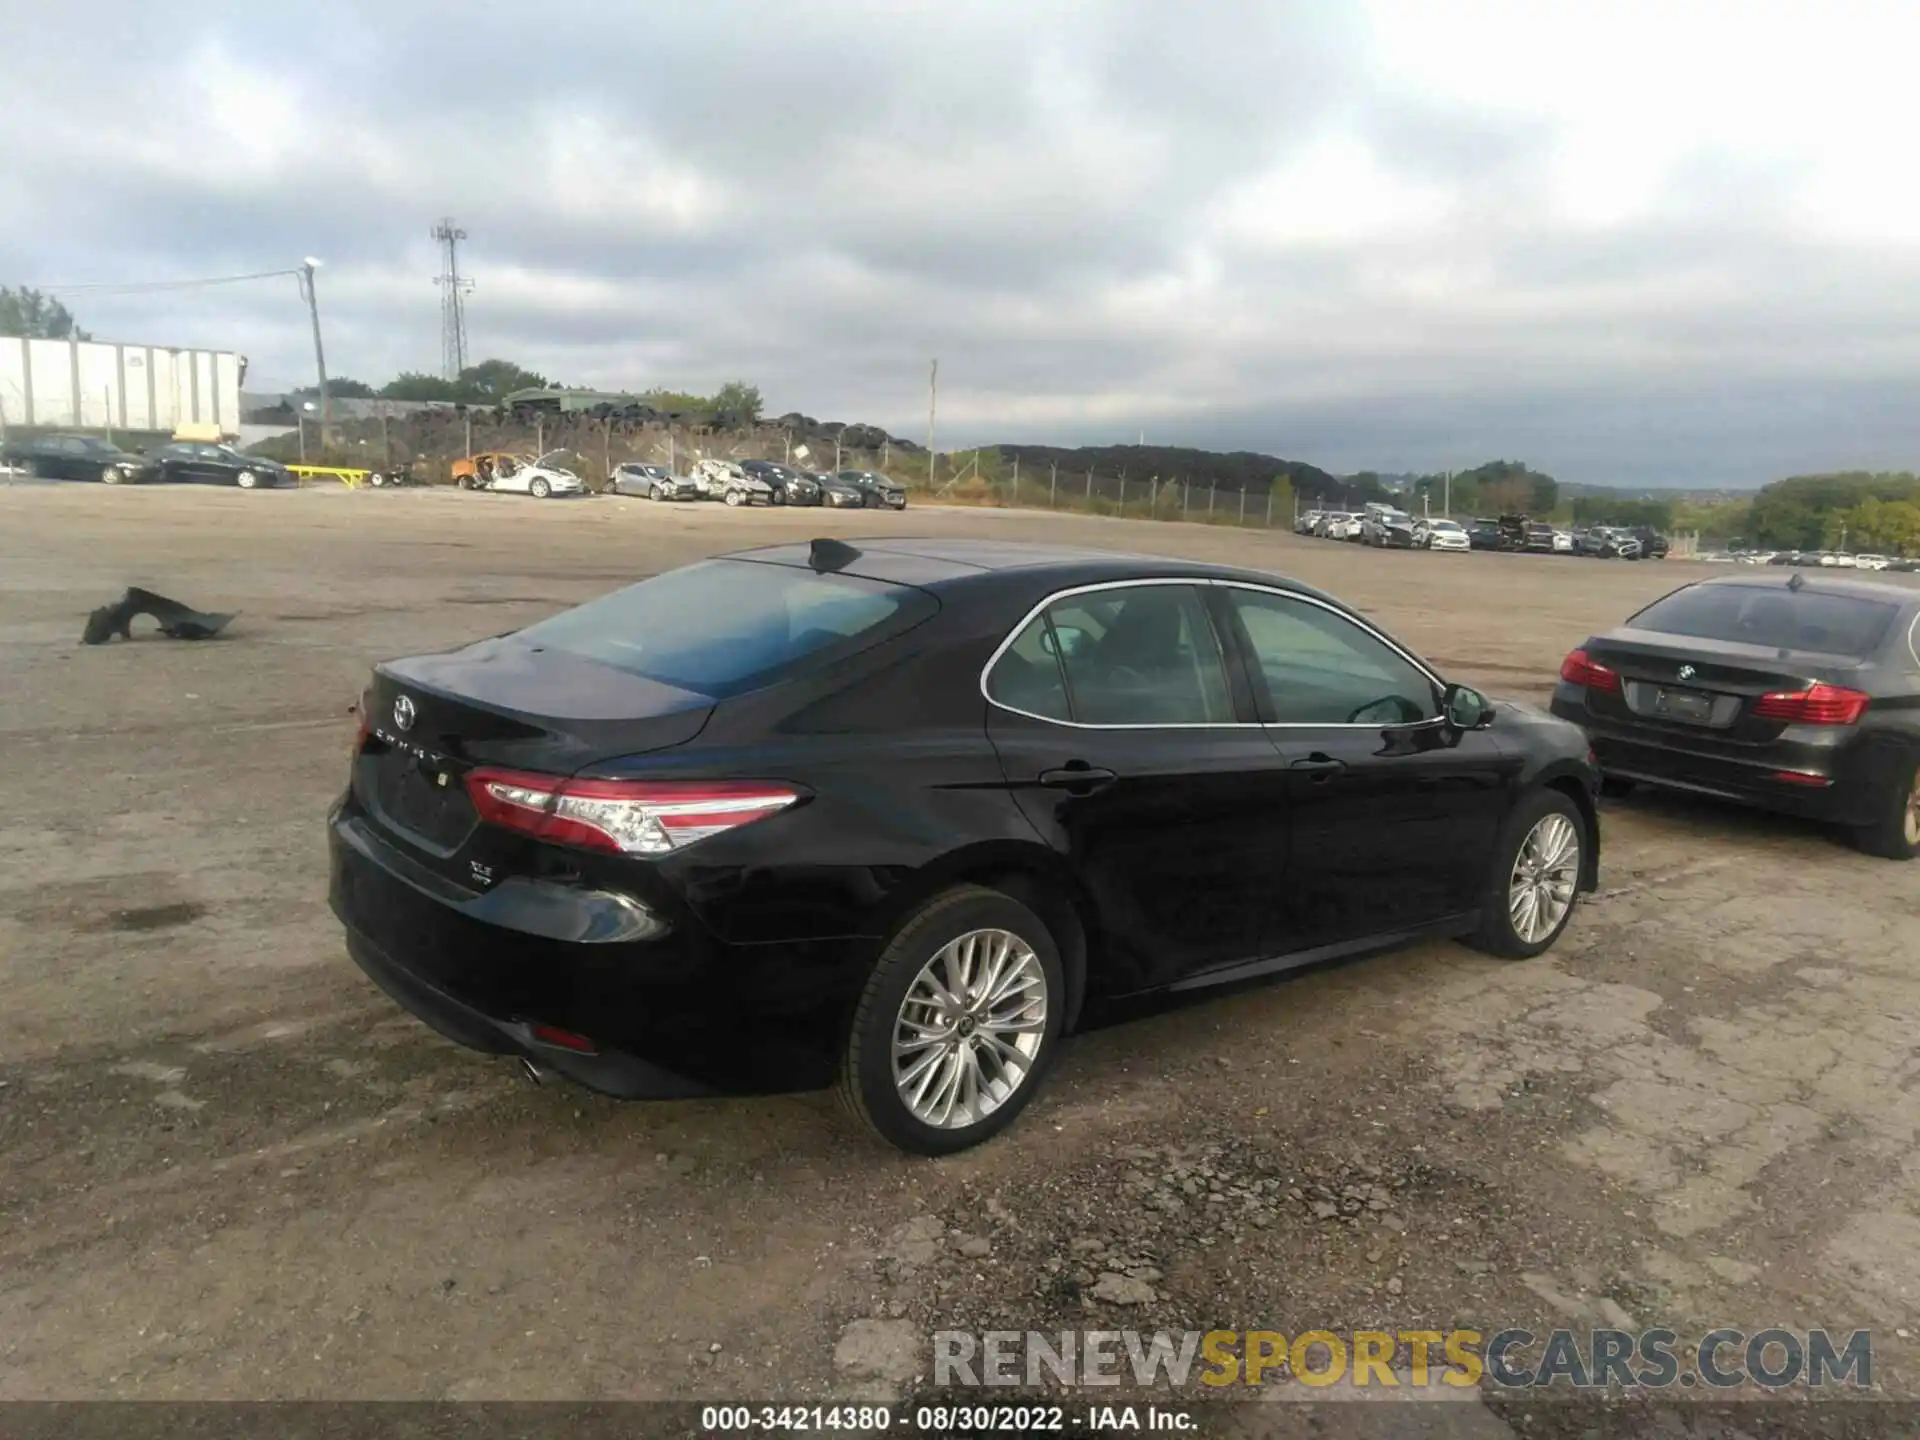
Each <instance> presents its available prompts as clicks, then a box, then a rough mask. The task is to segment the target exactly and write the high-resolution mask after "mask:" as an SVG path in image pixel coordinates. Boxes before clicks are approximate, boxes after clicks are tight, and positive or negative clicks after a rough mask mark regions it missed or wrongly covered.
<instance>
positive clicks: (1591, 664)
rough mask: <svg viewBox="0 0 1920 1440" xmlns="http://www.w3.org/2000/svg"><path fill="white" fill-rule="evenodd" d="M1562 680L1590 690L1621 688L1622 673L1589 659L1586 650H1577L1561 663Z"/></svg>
mask: <svg viewBox="0 0 1920 1440" xmlns="http://www.w3.org/2000/svg"><path fill="white" fill-rule="evenodd" d="M1560 678H1561V679H1562V680H1564V681H1566V682H1567V683H1568V684H1569V685H1584V686H1586V687H1587V688H1588V689H1589V690H1618V689H1619V688H1620V673H1619V672H1618V671H1617V670H1609V669H1608V668H1607V667H1606V666H1604V665H1602V664H1600V663H1599V662H1598V661H1595V660H1591V659H1589V658H1588V657H1587V652H1586V651H1584V650H1576V651H1574V652H1573V653H1572V654H1571V655H1569V656H1567V658H1566V659H1564V660H1562V661H1561V662H1560Z"/></svg>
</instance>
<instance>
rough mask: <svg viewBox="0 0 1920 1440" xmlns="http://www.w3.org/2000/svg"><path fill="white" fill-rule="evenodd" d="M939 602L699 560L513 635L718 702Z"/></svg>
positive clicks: (847, 648) (836, 653)
mask: <svg viewBox="0 0 1920 1440" xmlns="http://www.w3.org/2000/svg"><path fill="white" fill-rule="evenodd" d="M938 608H939V604H938V602H937V601H935V600H934V598H933V597H932V596H931V595H929V594H927V593H926V592H925V591H924V590H916V589H914V588H912V587H911V586H906V585H890V584H888V583H886V582H884V581H880V580H868V579H865V578H863V577H860V576H856V575H836V574H820V573H818V572H816V571H813V570H810V569H805V568H802V567H799V566H794V565H770V564H764V563H761V562H759V561H753V560H707V561H703V562H701V563H699V564H697V565H688V566H685V567H684V568H682V569H678V570H669V571H667V572H666V573H665V574H662V575H655V576H654V577H652V578H651V579H648V580H642V581H641V582H640V583H639V584H637V585H629V586H628V587H627V588H626V589H624V590H616V591H614V592H613V593H612V594H611V595H603V596H601V597H600V598H599V599H598V600H590V601H588V602H587V603H586V604H585V605H581V606H579V607H577V608H576V609H573V610H564V611H562V612H561V613H560V614H558V615H555V616H553V617H552V618H551V619H549V620H543V621H541V622H540V623H539V624H538V625H533V626H529V627H528V628H527V629H525V630H522V631H521V632H520V634H519V638H520V639H521V640H524V641H526V642H527V643H528V644H531V645H544V646H548V647H550V648H552V649H555V650H564V651H566V652H567V653H568V654H572V655H578V656H581V657H582V658H584V659H587V660H593V661H597V662H598V663H600V664H602V665H610V666H612V667H614V668H615V669H617V670H624V671H626V672H628V673H629V674H633V675H643V676H645V677H646V678H647V679H649V680H658V681H659V682H661V683H662V684H665V685H673V686H676V687H678V688H679V689H682V690H691V691H693V692H695V693H696V694H700V695H706V696H709V697H711V698H713V699H716V700H722V699H725V698H726V697H727V696H729V695H738V694H741V693H743V692H745V691H748V690H753V689H757V688H759V687H760V686H762V685H768V684H772V683H773V682H775V681H777V680H782V679H785V678H787V677H789V676H790V675H792V674H794V673H795V672H797V671H800V670H802V669H804V668H805V667H806V666H807V665H808V663H809V662H817V663H826V662H828V661H830V660H833V659H838V658H840V657H842V656H845V655H848V654H852V653H855V652H857V651H860V650H863V649H866V648H867V647H868V646H870V645H874V644H877V643H878V642H879V641H881V640H884V639H886V638H888V637H889V636H892V635H897V634H900V633H901V632H902V631H905V630H908V629H911V628H912V627H913V626H915V625H918V624H919V623H920V622H921V621H923V620H925V619H926V618H927V617H928V616H930V615H932V614H933V613H934V612H935V611H936V610H937V609H938Z"/></svg>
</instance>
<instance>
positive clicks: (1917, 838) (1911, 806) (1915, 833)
mask: <svg viewBox="0 0 1920 1440" xmlns="http://www.w3.org/2000/svg"><path fill="white" fill-rule="evenodd" d="M1906 835H1907V843H1908V844H1909V845H1920V769H1916V770H1915V771H1914V774H1913V789H1911V790H1909V791H1908V792H1907V823H1906Z"/></svg>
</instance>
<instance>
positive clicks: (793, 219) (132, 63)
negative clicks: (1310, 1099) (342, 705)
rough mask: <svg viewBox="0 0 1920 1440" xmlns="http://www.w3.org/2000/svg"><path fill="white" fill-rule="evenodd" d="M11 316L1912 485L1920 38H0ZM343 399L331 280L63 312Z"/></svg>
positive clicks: (223, 9) (1346, 6)
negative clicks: (44, 296) (223, 282)
mask: <svg viewBox="0 0 1920 1440" xmlns="http://www.w3.org/2000/svg"><path fill="white" fill-rule="evenodd" d="M0 33H4V34H5V35H6V36H7V41H6V48H7V51H8V63H7V65H6V79H5V80H4V81H3V82H0V134H4V135H5V136H6V137H7V139H6V141H5V143H4V146H3V147H0V215H3V216H5V221H6V223H4V224H0V283H51V284H70V283H76V282H109V281H111V282H119V281H147V280H165V279H173V278H189V277H203V276H219V275H227V274H235V273H243V272H252V271H258V270H266V269H273V268H277V267H279V266H283V265H293V264H297V263H299V261H300V259H301V257H303V256H306V255H314V256H318V257H320V258H321V259H323V261H324V262H325V264H324V269H323V270H322V271H321V278H320V289H321V301H322V307H323V315H324V319H325V322H326V332H327V351H328V359H329V364H330V368H331V369H332V370H333V371H334V372H335V373H345V374H349V375H353V376H356V377H360V378H365V379H369V380H374V381H378V380H380V379H383V378H385V377H386V376H388V375H391V374H392V373H394V372H395V371H397V370H400V369H421V370H435V369H437V367H438V363H439V354H440V350H439V311H438V304H439V301H438V292H437V291H436V290H435V288H434V286H433V284H432V276H433V274H434V272H435V269H436V256H435V252H434V246H433V242H432V241H431V239H430V238H429V230H430V228H431V226H432V225H433V223H434V221H435V220H436V219H437V218H438V217H439V216H440V215H442V214H448V215H453V216H456V217H458V219H459V221H460V223H461V224H462V225H463V226H464V227H465V228H466V229H467V230H468V232H469V234H470V237H471V238H470V240H469V242H468V245H467V249H466V263H467V266H468V268H469V270H470V272H471V273H472V275H473V276H474V277H475V279H476V282H477V288H476V289H475V291H474V293H473V295H472V296H471V299H470V328H471V337H472V339H471V348H472V351H473V353H474V354H475V355H476V356H487V355H503V356H507V357H510V358H513V359H517V360H519V361H521V362H522V363H525V364H529V365H532V366H534V367H536V368H541V369H544V370H546V371H548V372H549V373H551V374H555V375H556V376H558V377H560V378H563V379H565V380H567V381H570V382H573V383H584V384H592V385H597V386H604V387H608V388H628V389H640V388H647V387H651V386H654V385H663V386H670V387H674V388H685V389H695V390H706V389H710V388H711V387H713V386H714V385H716V384H717V383H718V382H720V381H722V380H725V379H728V378H731V377H735V376H739V377H743V378H746V379H749V380H752V381H755V382H757V383H758V384H759V385H760V386H761V388H762V389H763V391H764V392H765V394H766V396H767V399H768V401H769V403H770V405H771V406H772V407H773V409H774V410H775V411H784V410H789V409H799V410H803V411H805V412H806V413H808V414H812V415H816V416H821V417H831V418H840V419H865V420H871V421H875V422H878V423H882V424H885V425H888V426H889V427H890V428H892V429H893V430H895V432H896V433H900V434H905V435H909V436H914V437H917V438H923V437H924V435H925V431H926V375H927V362H928V359H929V358H930V357H933V356H938V357H939V360H940V379H941V386H940V441H941V445H942V448H946V447H947V446H948V445H962V444H966V443H976V442H980V441H986V440H1026V441H1032V442H1052V443H1061V444H1075V443H1114V442H1124V441H1130V440H1134V439H1137V438H1138V437H1139V435H1140V434H1141V433H1142V432H1143V431H1144V432H1145V434H1146V436H1147V438H1148V439H1149V440H1150V441H1155V442H1164V443H1186V444H1199V445H1206V446H1210V447H1246V448H1254V449H1260V450H1265V451H1269V452H1273V453H1277V454H1282V455H1286V456H1289V457H1294V458H1299V459H1304V460H1308V461H1311V462H1313V463H1316V464H1319V465H1322V466H1325V467H1327V468H1330V469H1335V470H1343V471H1344V470H1353V469H1359V468H1373V469H1380V470H1388V471H1395V470H1403V469H1420V470H1427V469H1438V468H1442V467H1448V466H1453V467H1458V466H1464V465H1470V464H1474V463H1476V462H1478V461H1480V460H1482V459H1486V458H1490V457H1492V456H1496V455H1498V456H1504V457H1507V458H1522V459H1526V460H1528V461H1531V462H1532V463H1534V464H1536V465H1538V466H1540V467H1542V468H1545V469H1548V470H1550V471H1552V472H1553V473H1555V474H1558V475H1559V476H1561V477H1562V478H1563V479H1570V480H1584V481H1597V482H1602V483H1621V484H1634V485H1650V484H1707V483H1711V484H1723V483H1726V484H1754V483H1760V482H1762V481H1764V480H1767V479H1770V478H1773V477H1776V476H1778V475H1781V474H1786V473H1791V472H1794V471H1798V470H1806V469H1811V468H1823V469H1824V468H1842V467H1855V466H1862V467H1872V468H1912V467H1914V466H1915V465H1916V464H1920V172H1917V170H1916V165H1915V161H1914V152H1913V138H1912V137H1913V134H1914V130H1915V122H1914V119H1913V113H1912V105H1913V101H1912V82H1911V74H1912V67H1913V65H1914V57H1915V56H1916V55H1917V54H1920V5H1914V4H1913V3H1911V0H1884V3H1848V0H1819V3H1814V0H1803V3H1775V0H1742V3H1716V0H1454V3H1442V0H1353V3H1342V0H1221V3H1209V0H1182V3H1179V4H1175V3H1173V0H1060V3H1046V0H1040V3H1029V4H1017V3H1012V0H964V3H957V4H946V5H940V6H935V5H931V4H923V3H909V0H768V3H758V4H756V3H735V0H659V3H655V4H652V5H647V6H631V5H618V4H608V3H601V4H586V3H580V0H543V3H541V4H538V5H514V6H504V5H474V4H468V5H454V4H448V3H433V0H389V3H384V4H380V5H372V4H364V3H352V0H329V3H325V4H308V3H301V0H294V3H287V0H281V3H279V4H276V5H271V6H262V5H258V4H241V3H237V0H236V3H225V4H222V3H211V0H100V3H97V4H94V5H86V6H67V7H61V8H56V7H54V6H52V5H50V4H47V3H45V0H0ZM67 298H68V300H69V303H70V304H71V305H72V306H73V308H74V309H75V311H76V312H77V313H78V314H79V316H80V319H81V322H82V323H83V324H84V325H86V326H88V327H89V328H90V329H92V330H93V331H94V332H95V333H96V334H97V335H98V336H99V337H100V338H103V339H122V338H124V339H129V340H140V341H154V342H166V343H174V344H199V345H212V346H219V347H222V348H234V349H238V350H240V351H242V352H243V353H245V354H247V355H248V356H249V357H250V358H251V361H252V372H251V377H250V382H249V383H250V387H255V386H257V387H259V388H269V387H273V386H278V385H292V384H298V383H305V382H307V381H308V380H310V378H311V374H312V354H311V349H310V346H309V343H308V334H307V329H306V317H305V314H304V312H303V309H302V307H301V305H300V303H299V298H298V296H297V294H296V291H295V287H294V284H293V282H292V281H291V280H290V279H289V280H277V281H270V282H261V283H254V284H250V285H235V286H227V287H220V288H214V289H205V290H196V291H174V292H167V293H164V294H158V295H156V294H145V295H127V294H111V293H106V292H85V291H74V292H71V293H70V294H68V296H67Z"/></svg>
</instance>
